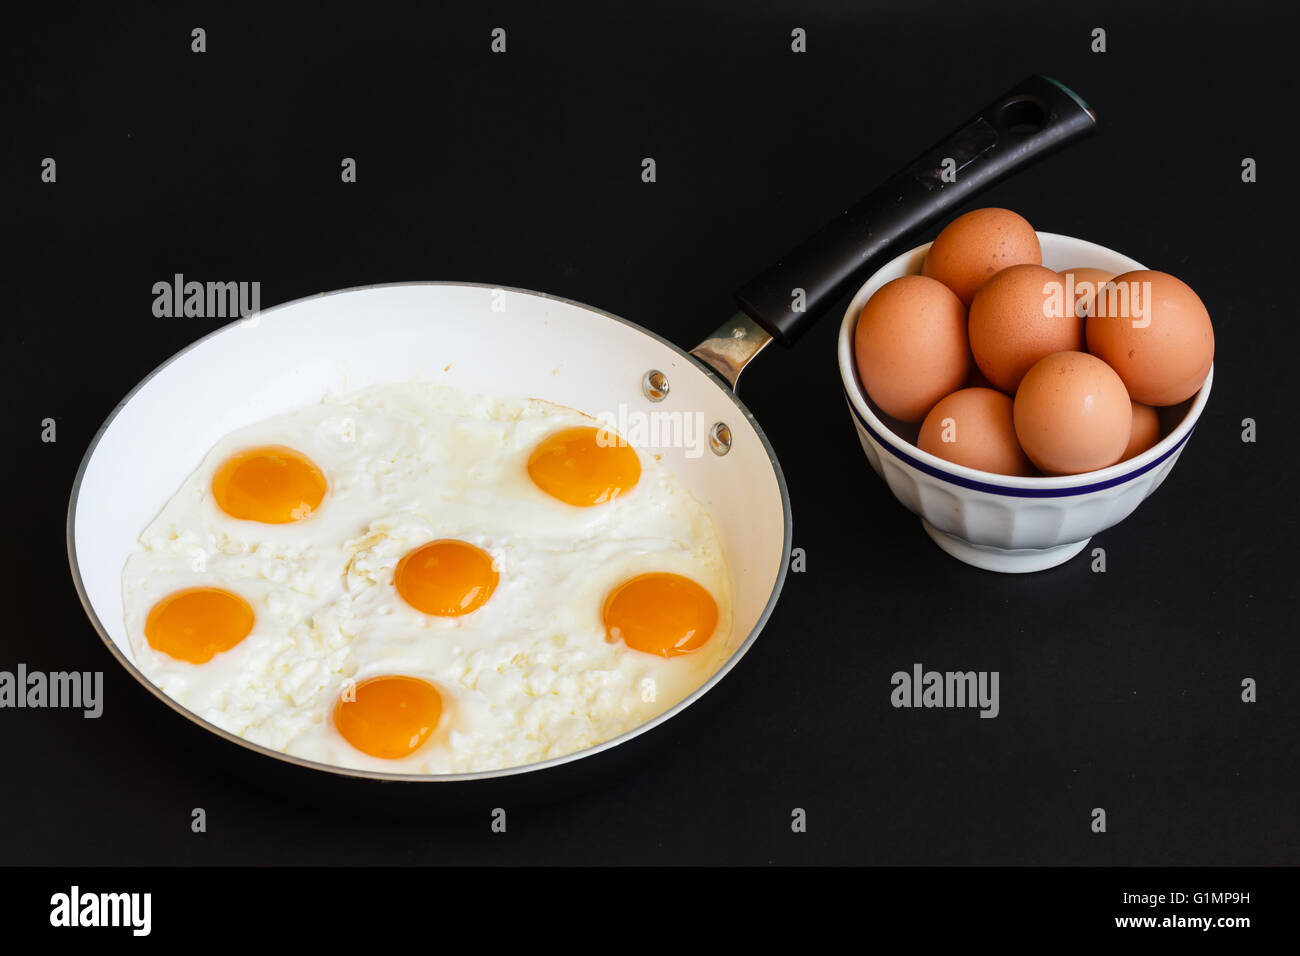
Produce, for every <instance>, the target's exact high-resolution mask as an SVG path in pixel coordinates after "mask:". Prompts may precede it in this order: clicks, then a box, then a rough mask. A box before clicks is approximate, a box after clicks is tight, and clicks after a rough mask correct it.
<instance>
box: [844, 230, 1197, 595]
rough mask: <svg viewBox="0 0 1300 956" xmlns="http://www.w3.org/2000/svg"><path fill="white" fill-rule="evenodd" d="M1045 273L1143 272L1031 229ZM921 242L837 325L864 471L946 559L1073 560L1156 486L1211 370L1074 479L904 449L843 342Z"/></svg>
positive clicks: (919, 258) (1026, 563) (866, 288)
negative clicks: (1128, 449) (1153, 434)
mask: <svg viewBox="0 0 1300 956" xmlns="http://www.w3.org/2000/svg"><path fill="white" fill-rule="evenodd" d="M1038 239H1039V242H1040V243H1041V244H1042V247H1043V265H1045V266H1047V268H1049V269H1056V270H1059V269H1068V268H1085V267H1093V268H1097V269H1107V270H1109V271H1111V272H1115V273H1120V272H1128V271H1130V270H1133V269H1143V268H1146V267H1145V266H1143V265H1142V264H1141V263H1139V262H1136V261H1134V260H1133V259H1130V258H1129V257H1128V256H1123V255H1120V254H1119V253H1118V252H1114V251H1113V250H1110V249H1106V248H1104V247H1103V246H1099V245H1096V244H1095V243H1091V242H1085V241H1083V240H1082V239H1072V238H1070V237H1069V236H1058V235H1055V234H1053V233H1050V232H1040V233H1039V234H1038ZM929 248H930V244H929V243H926V244H925V245H923V246H917V247H916V248H915V249H912V250H911V251H909V252H905V253H903V254H902V255H901V256H898V257H897V258H896V259H894V260H893V261H891V262H890V263H889V264H888V265H886V266H884V267H883V268H882V269H880V270H879V271H877V272H876V273H875V274H874V275H873V276H872V277H871V278H870V279H868V280H867V281H866V283H865V284H863V286H862V288H860V289H859V290H858V293H857V295H855V296H854V297H853V301H852V302H850V303H849V308H848V311H846V312H845V313H844V322H843V324H842V325H841V326H840V339H839V363H840V377H841V378H842V379H843V382H844V394H845V396H846V398H847V399H848V403H849V411H850V412H852V414H853V424H854V425H855V426H856V427H857V429H858V437H859V438H860V439H861V440H862V448H863V450H864V451H865V452H866V453H867V460H868V461H870V462H871V467H872V468H874V469H875V470H876V473H877V474H878V475H880V477H881V478H883V479H884V480H885V482H886V483H887V484H888V485H889V487H890V490H891V491H893V493H894V495H895V497H897V498H898V500H899V501H901V502H902V503H903V504H904V505H905V506H907V508H908V509H910V510H911V511H912V512H914V513H915V514H917V515H919V516H920V518H921V524H922V526H923V527H924V528H925V531H926V533H927V534H929V535H930V537H931V538H933V539H934V541H935V543H936V544H938V545H939V547H941V548H943V550H944V551H946V552H948V553H949V554H951V555H952V556H953V557H955V558H957V559H958V560H960V561H964V562H966V563H967V564H972V565H974V566H975V567H978V568H985V569H987V570H989V571H1005V572H1025V571H1041V570H1043V569H1045V568H1050V567H1055V566H1056V565H1058V564H1061V563H1063V562H1065V561H1068V560H1069V559H1070V558H1072V557H1074V556H1075V555H1076V554H1078V553H1079V552H1080V551H1082V550H1083V548H1084V546H1085V545H1087V543H1088V540H1089V539H1090V538H1091V537H1092V536H1093V535H1094V534H1096V533H1097V532H1099V531H1104V530H1105V529H1106V528H1110V527H1112V526H1114V525H1116V524H1118V523H1119V522H1121V521H1123V520H1124V519H1125V518H1127V517H1128V516H1129V515H1130V514H1131V513H1132V512H1133V510H1134V509H1135V508H1137V506H1138V505H1139V504H1141V503H1142V501H1143V500H1144V499H1145V498H1146V497H1147V496H1148V495H1150V494H1151V493H1152V492H1153V491H1155V490H1156V488H1158V487H1159V486H1160V483H1161V482H1162V481H1164V480H1165V476H1166V475H1168V474H1169V471H1170V469H1172V468H1173V467H1174V462H1175V461H1177V460H1178V455H1179V453H1180V452H1181V451H1182V449H1183V445H1184V444H1185V443H1186V442H1187V439H1188V438H1190V437H1191V434H1192V429H1193V428H1195V427H1196V421H1197V419H1198V418H1200V416H1201V411H1202V409H1204V408H1205V403H1206V400H1207V399H1208V398H1209V396H1210V385H1211V384H1212V382H1213V380H1214V369H1213V367H1211V369H1210V374H1209V375H1208V376H1206V379H1205V384H1204V385H1202V386H1201V390H1200V391H1199V392H1197V393H1196V394H1195V395H1193V396H1192V397H1191V398H1190V399H1188V400H1187V401H1186V402H1184V403H1182V404H1181V405H1175V406H1172V407H1170V408H1163V409H1159V412H1160V424H1161V432H1162V434H1163V435H1164V437H1163V438H1162V439H1161V440H1160V441H1159V443H1157V444H1156V446H1155V447H1154V448H1151V449H1149V450H1148V451H1146V452H1144V453H1143V454H1141V455H1138V456H1137V457H1135V458H1131V459H1129V460H1128V461H1123V462H1120V463H1119V464H1118V465H1112V466H1111V467H1110V468H1103V469H1102V470H1101V471H1091V472H1087V473H1085V474H1082V475H1068V476H1066V477H1061V478H1016V477H1011V476H1008V475H995V474H991V473H989V472H984V471H976V470H975V469H973V468H966V467H964V466H962V465H955V464H953V463H952V462H949V461H944V460H943V459H942V458H936V457H935V456H934V455H931V454H928V453H927V452H924V451H921V449H919V448H917V447H916V445H915V444H913V442H914V440H915V438H916V432H917V431H918V430H919V426H917V425H911V426H907V425H902V424H900V423H899V422H896V421H894V420H892V419H887V418H885V417H884V415H883V414H882V413H881V412H880V410H879V409H878V408H877V407H876V406H875V404H874V403H873V402H872V401H871V400H870V399H869V398H868V397H867V393H866V390H865V389H864V388H863V387H862V383H861V381H859V379H858V373H857V367H856V363H855V361H854V353H853V338H854V331H855V329H856V328H857V323H858V313H860V312H861V311H862V306H863V305H865V304H866V301H867V299H869V298H871V296H872V294H874V293H875V291H876V290H877V289H879V288H880V287H881V286H882V285H884V284H885V283H886V282H889V281H890V280H891V279H897V278H899V277H900V276H905V275H913V274H916V273H919V272H920V271H921V263H922V262H923V261H924V260H925V254H926V252H927V251H928V250H929Z"/></svg>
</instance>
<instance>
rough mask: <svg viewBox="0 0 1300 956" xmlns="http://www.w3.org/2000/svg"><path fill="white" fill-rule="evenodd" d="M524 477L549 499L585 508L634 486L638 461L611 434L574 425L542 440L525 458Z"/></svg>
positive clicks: (603, 430) (637, 478)
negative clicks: (526, 475) (526, 476)
mask: <svg viewBox="0 0 1300 956" xmlns="http://www.w3.org/2000/svg"><path fill="white" fill-rule="evenodd" d="M528 476H529V477H530V478H532V479H533V484H535V485H537V487H538V488H541V489H542V491H544V492H546V493H547V494H548V495H550V496H551V497H552V498H558V499H559V500H560V501H563V502H565V503H566V504H571V505H577V506H578V507H581V508H588V507H591V506H592V505H600V504H604V503H605V502H608V501H613V500H614V499H615V498H617V497H618V496H619V495H621V494H623V493H624V492H626V491H630V490H631V489H632V488H634V487H636V483H637V481H639V480H640V478H641V459H640V458H638V457H637V454H636V452H635V451H634V450H633V449H632V447H631V446H630V445H627V444H625V443H623V442H622V441H621V440H620V439H619V437H618V436H617V435H616V434H615V433H614V432H611V431H609V430H608V429H605V428H589V427H584V426H578V427H577V428H566V429H563V430H562V431H558V432H555V433H554V434H553V435H548V436H547V437H546V438H545V439H543V440H542V441H541V443H540V444H538V446H537V447H536V448H534V449H533V453H532V454H531V455H530V456H529V457H528Z"/></svg>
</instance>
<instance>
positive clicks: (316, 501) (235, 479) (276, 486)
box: [212, 445, 326, 524]
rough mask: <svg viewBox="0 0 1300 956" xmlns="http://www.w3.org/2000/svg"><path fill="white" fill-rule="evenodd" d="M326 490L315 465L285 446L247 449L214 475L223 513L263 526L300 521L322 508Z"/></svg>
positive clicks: (321, 474)
mask: <svg viewBox="0 0 1300 956" xmlns="http://www.w3.org/2000/svg"><path fill="white" fill-rule="evenodd" d="M325 488H326V483H325V475H324V473H322V472H321V470H320V469H319V468H317V467H316V463H315V462H313V461H312V460H311V459H310V458H308V457H307V456H306V455H303V454H301V453H299V452H296V451H294V450H293V449H292V448H286V447H285V446H283V445H264V446H262V447H260V448H246V449H244V450H243V451H241V452H239V453H237V454H234V455H231V456H230V457H229V458H227V459H226V460H225V461H223V462H222V463H221V467H220V468H218V469H217V473H216V475H214V476H213V478H212V494H213V496H214V497H215V498H216V499H217V505H218V506H219V507H220V508H221V510H222V511H224V512H225V513H226V514H228V515H230V516H231V517H232V518H242V519H244V520H246V521H260V522H262V523H263V524H288V523H289V522H291V521H301V520H302V519H303V518H305V517H307V516H308V515H309V514H311V513H312V512H313V511H315V510H316V508H318V507H319V506H320V503H321V501H322V499H324V497H325Z"/></svg>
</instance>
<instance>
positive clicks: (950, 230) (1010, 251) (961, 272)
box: [921, 208, 1043, 305]
mask: <svg viewBox="0 0 1300 956" xmlns="http://www.w3.org/2000/svg"><path fill="white" fill-rule="evenodd" d="M1023 263H1029V264H1031V265H1036V266H1037V265H1042V263H1043V250H1042V248H1041V247H1040V246H1039V244H1038V235H1037V234H1036V233H1035V232H1034V227H1033V226H1031V225H1030V224H1029V223H1028V222H1027V221H1026V220H1025V219H1024V218H1023V217H1022V216H1018V215H1016V214H1015V213H1014V212H1012V211H1011V210H1010V209H997V208H989V209H976V210H975V211H973V212H968V213H966V214H965V215H964V216H958V217H957V218H956V219H954V220H953V221H952V222H950V223H948V225H947V226H945V227H944V230H943V232H941V233H939V235H938V237H936V238H935V240H934V243H933V245H931V246H930V251H929V252H928V253H926V256H925V263H924V264H923V265H922V267H921V274H922V275H927V276H930V277H931V278H933V279H938V280H939V281H940V282H942V283H943V284H944V285H946V286H947V287H948V288H950V289H952V291H953V292H955V293H956V294H957V298H959V299H961V301H962V303H963V304H965V305H970V303H971V300H972V299H974V298H975V293H976V292H977V291H978V290H979V287H980V286H982V285H983V284H984V283H985V282H987V281H988V280H989V279H990V278H991V277H992V276H993V275H994V273H997V272H1000V271H1001V270H1003V269H1005V268H1007V266H1014V265H1021V264H1023Z"/></svg>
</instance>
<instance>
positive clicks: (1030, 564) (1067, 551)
mask: <svg viewBox="0 0 1300 956" xmlns="http://www.w3.org/2000/svg"><path fill="white" fill-rule="evenodd" d="M921 527H923V528H925V533H926V534H928V535H929V536H930V538H931V540H933V541H934V543H935V544H937V545H938V546H939V547H941V548H943V550H944V551H946V552H948V554H951V555H952V556H953V557H954V558H956V559H957V560H958V561H962V562H964V563H966V564H970V565H973V566H975V567H977V568H983V569H984V570H985V571H998V572H1000V573H1002V574H1028V573H1030V572H1032V571H1046V570H1047V569H1048V568H1054V567H1056V566H1057V565H1058V564H1064V563H1065V562H1066V561H1069V560H1070V559H1071V558H1072V557H1074V556H1075V555H1076V554H1078V553H1079V552H1080V551H1082V550H1083V549H1084V548H1085V547H1086V546H1087V544H1088V542H1089V541H1091V540H1092V538H1090V537H1088V538H1084V539H1083V540H1082V541H1071V542H1070V543H1068V544H1058V545H1057V546H1056V547H1054V548H1042V549H1038V548H1017V549H1008V548H990V547H988V546H986V545H982V544H971V543H970V542H969V541H967V540H965V539H964V538H959V537H957V536H956V535H952V534H948V532H946V531H940V530H939V529H938V528H936V527H935V526H934V525H932V524H930V522H928V521H926V520H925V519H924V518H922V519H921Z"/></svg>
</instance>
